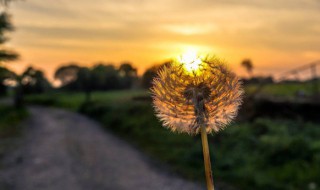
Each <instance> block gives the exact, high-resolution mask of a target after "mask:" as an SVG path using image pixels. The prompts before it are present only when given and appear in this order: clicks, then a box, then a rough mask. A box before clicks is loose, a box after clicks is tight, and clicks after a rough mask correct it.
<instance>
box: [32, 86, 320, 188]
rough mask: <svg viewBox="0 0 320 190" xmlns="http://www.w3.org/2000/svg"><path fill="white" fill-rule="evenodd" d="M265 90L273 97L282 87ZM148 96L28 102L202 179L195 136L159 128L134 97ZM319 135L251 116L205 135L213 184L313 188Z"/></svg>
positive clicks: (64, 96) (312, 127) (310, 127)
mask: <svg viewBox="0 0 320 190" xmlns="http://www.w3.org/2000/svg"><path fill="white" fill-rule="evenodd" d="M297 86H298V85H296V86H294V87H289V88H287V86H285V87H286V88H287V89H286V90H283V91H282V92H281V93H279V92H277V91H275V92H276V93H279V94H284V95H288V94H290V93H293V91H294V89H298V88H297ZM268 88H270V89H269V92H270V93H272V92H273V91H272V90H274V89H277V88H280V89H281V86H274V85H273V86H270V87H267V88H266V90H267V89H268ZM289 89H290V90H289ZM147 94H148V93H147V91H145V90H142V91H140V90H138V91H137V90H135V91H132V90H130V91H114V92H95V93H93V96H92V100H93V101H92V102H91V103H87V104H83V102H84V99H85V97H84V94H81V93H74V94H69V93H60V94H57V93H56V94H47V95H38V96H29V97H28V98H27V100H28V101H29V102H31V103H38V104H43V105H47V106H57V107H63V108H68V109H71V110H77V111H79V112H81V113H83V114H86V115H88V116H90V117H92V118H94V119H96V120H98V121H100V122H101V123H102V124H103V125H104V126H105V127H106V128H107V129H108V130H111V131H113V132H114V133H116V134H118V135H119V136H121V137H123V138H125V139H126V140H127V141H129V142H131V143H132V144H134V145H136V146H138V147H139V148H140V149H141V150H143V151H144V152H146V153H148V154H149V155H150V156H151V157H152V158H154V159H155V160H157V161H161V162H162V163H165V164H167V165H168V166H170V168H171V169H172V170H173V171H176V172H178V173H180V174H182V175H184V176H185V177H187V178H190V179H194V180H203V179H204V176H203V175H204V171H203V160H202V148H201V141H200V138H199V136H193V137H191V136H188V135H185V134H176V133H172V132H170V131H169V130H168V129H165V128H163V127H162V126H161V123H160V122H159V121H158V120H157V119H156V117H155V116H154V111H153V108H152V105H151V101H150V99H149V100H148V99H147V101H146V100H145V99H139V100H134V99H133V97H137V96H139V97H141V96H145V95H147ZM290 96H291V95H290ZM319 136H320V127H319V124H314V123H305V122H303V121H296V120H281V119H277V120H271V119H266V118H256V119H254V120H253V121H250V122H249V121H247V122H241V123H233V124H232V125H231V126H230V127H228V128H226V129H225V130H224V131H222V132H220V133H218V134H213V135H210V137H209V141H210V144H211V145H210V149H211V154H212V159H213V174H214V176H215V179H216V181H219V182H224V183H226V184H229V185H230V184H231V186H235V187H237V188H238V189H246V190H256V189H259V190H270V189H272V190H300V189H308V188H309V186H310V185H311V186H314V185H316V188H315V189H314V190H318V189H319V188H318V187H320V184H319V182H318V179H319V176H320V165H319V163H320V141H319ZM225 190H228V188H225Z"/></svg>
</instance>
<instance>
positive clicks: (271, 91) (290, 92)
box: [245, 82, 320, 99]
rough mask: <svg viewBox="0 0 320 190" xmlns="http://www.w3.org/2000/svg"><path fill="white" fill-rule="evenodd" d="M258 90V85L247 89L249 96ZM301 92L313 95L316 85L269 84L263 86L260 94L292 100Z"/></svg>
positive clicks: (319, 86) (319, 85)
mask: <svg viewBox="0 0 320 190" xmlns="http://www.w3.org/2000/svg"><path fill="white" fill-rule="evenodd" d="M318 88H319V90H320V83H318ZM256 89H257V85H248V86H246V87H245V90H246V93H248V94H250V93H252V92H254V91H255V90H256ZM299 91H301V92H304V93H305V95H306V96H310V95H313V92H314V85H313V83H311V82H305V83H288V84H282V83H280V84H267V85H265V86H263V88H262V90H261V91H260V92H259V94H263V95H269V96H276V97H283V98H290V99H292V98H294V97H295V96H296V94H297V93H298V92H299Z"/></svg>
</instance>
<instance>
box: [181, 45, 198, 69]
mask: <svg viewBox="0 0 320 190" xmlns="http://www.w3.org/2000/svg"><path fill="white" fill-rule="evenodd" d="M179 61H180V62H181V63H182V64H183V66H184V68H185V70H186V71H187V72H190V73H195V72H198V71H199V69H200V66H201V63H202V61H201V58H200V57H199V55H198V54H197V52H196V51H191V50H190V51H187V52H185V53H184V54H182V55H181V56H180V59H179Z"/></svg>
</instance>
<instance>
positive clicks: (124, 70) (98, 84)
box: [55, 63, 137, 94]
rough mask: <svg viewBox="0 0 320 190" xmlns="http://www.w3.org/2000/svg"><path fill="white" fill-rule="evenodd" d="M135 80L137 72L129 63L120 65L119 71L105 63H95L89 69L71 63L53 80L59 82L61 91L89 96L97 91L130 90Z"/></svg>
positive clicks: (56, 73)
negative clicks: (77, 92)
mask: <svg viewBox="0 0 320 190" xmlns="http://www.w3.org/2000/svg"><path fill="white" fill-rule="evenodd" d="M136 78H137V70H136V69H135V68H134V67H133V66H132V65H131V64H130V63H124V64H122V65H121V66H120V67H119V69H116V68H115V67H114V66H113V65H112V64H105V63H97V64H96V65H94V66H93V67H90V68H89V67H81V66H78V65H77V64H76V63H72V64H69V65H66V66H62V67H60V68H58V69H57V71H56V72H55V79H57V80H59V81H60V83H61V88H62V89H64V90H69V91H82V92H86V93H89V94H90V93H91V92H92V91H97V90H100V91H101V90H115V89H128V88H131V87H132V86H133V82H134V80H135V79H136Z"/></svg>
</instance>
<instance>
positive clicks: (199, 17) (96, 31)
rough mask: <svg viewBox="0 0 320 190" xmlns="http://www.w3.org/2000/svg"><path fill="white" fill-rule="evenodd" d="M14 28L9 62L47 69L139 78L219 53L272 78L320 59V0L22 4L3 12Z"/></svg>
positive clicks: (36, 0)
mask: <svg viewBox="0 0 320 190" xmlns="http://www.w3.org/2000/svg"><path fill="white" fill-rule="evenodd" d="M8 9H9V12H10V13H11V14H12V21H13V23H14V25H15V26H16V31H15V32H13V33H11V34H10V35H9V36H10V38H11V40H10V42H9V43H8V44H7V46H8V47H10V48H12V49H14V50H16V51H17V52H19V53H20V55H21V58H20V60H19V61H15V62H13V63H7V66H9V67H10V68H13V69H15V70H17V71H21V70H23V69H25V67H26V66H28V65H33V66H35V67H36V68H39V69H42V70H44V71H45V72H46V74H47V75H48V77H49V78H51V79H52V74H53V72H54V70H55V69H56V68H57V67H58V66H59V65H61V64H64V63H68V62H70V61H73V62H79V63H80V64H81V65H92V64H94V63H95V62H99V61H104V62H107V63H109V62H110V63H114V64H116V65H119V64H120V63H121V62H122V61H131V62H132V63H133V65H134V66H136V67H137V68H138V69H139V73H140V74H141V73H142V72H143V71H144V70H145V69H146V68H148V67H149V66H151V65H153V64H156V63H161V62H163V61H165V60H167V59H169V58H171V57H176V56H177V55H178V54H180V53H182V52H184V51H186V50H188V49H196V50H197V51H199V52H204V53H211V54H216V55H218V56H219V57H221V58H223V59H225V60H226V61H227V62H228V63H229V64H230V65H231V67H233V68H234V70H235V71H236V72H238V73H239V74H244V73H245V71H244V69H242V68H240V62H241V61H242V60H243V59H244V58H250V59H251V60H252V61H253V63H254V65H255V71H254V72H255V73H261V74H268V73H270V74H276V73H279V72H283V71H286V70H288V69H290V68H294V67H296V66H299V65H304V64H306V63H309V62H312V61H315V60H318V59H320V0H279V1H270V0H242V1H238V0H148V1H147V0H92V1H88V0H76V1H70V0H25V1H17V2H14V3H13V4H11V5H10V7H9V8H8Z"/></svg>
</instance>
